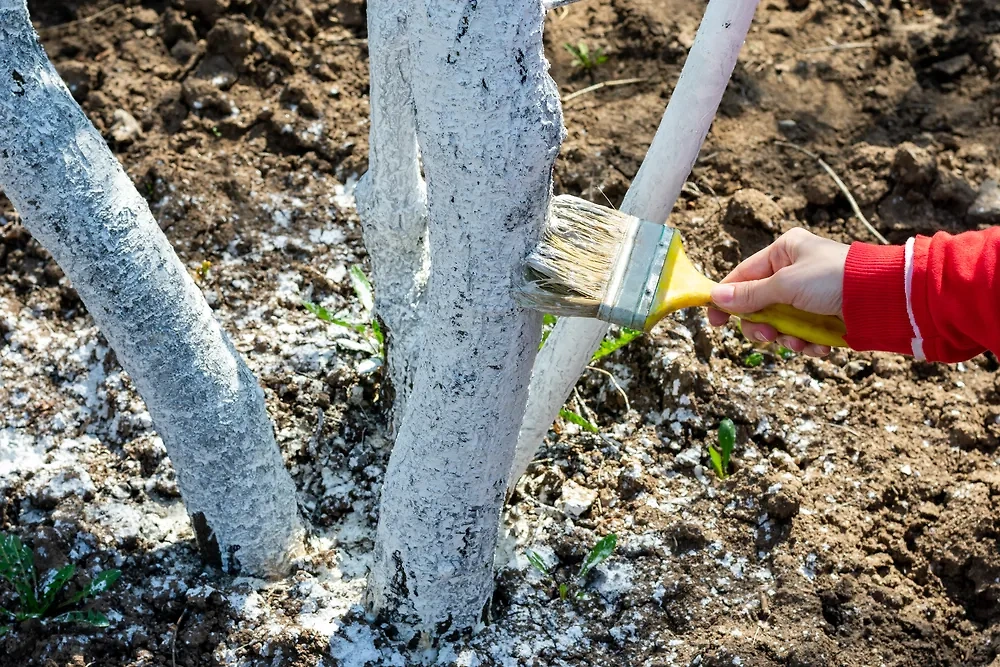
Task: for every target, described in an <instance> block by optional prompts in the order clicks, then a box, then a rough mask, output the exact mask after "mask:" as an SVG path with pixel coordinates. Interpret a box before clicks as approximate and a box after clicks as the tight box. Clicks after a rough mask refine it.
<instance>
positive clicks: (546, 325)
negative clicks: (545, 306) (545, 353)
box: [538, 313, 556, 350]
mask: <svg viewBox="0 0 1000 667" xmlns="http://www.w3.org/2000/svg"><path fill="white" fill-rule="evenodd" d="M555 325H556V316H555V315H549V314H548V313H546V314H544V315H542V342H540V343H539V344H538V349H539V350H540V349H542V348H543V347H545V341H547V340H548V339H549V334H550V333H552V329H553V327H555Z"/></svg>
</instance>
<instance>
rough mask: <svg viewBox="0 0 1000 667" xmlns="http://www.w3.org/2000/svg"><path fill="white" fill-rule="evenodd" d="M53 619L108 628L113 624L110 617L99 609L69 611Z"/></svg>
mask: <svg viewBox="0 0 1000 667" xmlns="http://www.w3.org/2000/svg"><path fill="white" fill-rule="evenodd" d="M52 620H53V621H55V622H56V623H80V624H81V625H89V626H91V627H94V628H106V627H108V626H109V625H111V621H109V620H108V617H107V616H105V615H104V614H102V613H101V612H99V611H67V612H66V613H65V614H59V615H58V616H56V617H55V618H53V619H52Z"/></svg>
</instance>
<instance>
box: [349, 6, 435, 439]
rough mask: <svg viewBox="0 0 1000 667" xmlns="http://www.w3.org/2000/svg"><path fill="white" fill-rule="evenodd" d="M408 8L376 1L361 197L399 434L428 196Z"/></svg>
mask: <svg viewBox="0 0 1000 667" xmlns="http://www.w3.org/2000/svg"><path fill="white" fill-rule="evenodd" d="M408 6H409V3H408V2H398V1H397V0H370V1H369V3H368V49H369V52H370V53H371V54H372V57H371V85H370V90H371V93H370V95H369V99H370V105H371V132H370V137H369V148H368V172H367V173H366V174H365V176H364V177H363V178H362V179H361V182H359V183H358V187H357V189H356V190H355V197H356V199H357V203H358V213H359V215H360V216H361V222H362V225H363V227H364V235H365V247H366V248H367V250H368V255H369V257H370V258H371V262H372V270H373V278H374V282H375V285H376V290H375V301H376V313H377V314H378V317H379V319H381V320H382V323H383V324H384V325H385V329H386V332H387V334H388V349H389V352H390V353H389V355H388V356H389V358H388V359H387V362H388V364H389V374H390V379H391V381H392V386H393V389H394V391H395V396H394V397H393V417H392V421H393V424H394V428H393V431H396V430H398V427H399V420H400V419H401V417H402V413H403V406H404V405H405V404H406V399H407V397H408V395H409V393H410V388H411V385H412V381H413V369H414V367H415V365H416V359H417V355H418V353H419V352H420V336H419V330H420V329H419V327H420V318H419V314H420V312H419V304H420V300H421V298H422V296H423V289H424V286H425V283H426V281H427V271H426V270H427V264H428V261H429V258H428V256H427V245H426V240H427V239H426V235H427V190H426V187H425V185H424V181H423V178H421V176H420V156H419V153H418V150H417V128H416V108H415V107H414V105H413V92H412V89H411V82H410V73H409V68H410V67H411V62H410V44H409V36H408V34H407V29H406V27H407V14H408Z"/></svg>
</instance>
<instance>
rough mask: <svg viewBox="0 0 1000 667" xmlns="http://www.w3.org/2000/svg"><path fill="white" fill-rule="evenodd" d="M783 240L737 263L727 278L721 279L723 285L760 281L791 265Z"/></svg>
mask: <svg viewBox="0 0 1000 667" xmlns="http://www.w3.org/2000/svg"><path fill="white" fill-rule="evenodd" d="M782 241H783V239H779V240H778V241H776V242H774V243H772V244H771V245H769V246H767V247H766V248H764V249H763V250H758V251H757V252H755V253H754V254H752V255H750V257H748V258H747V259H745V260H743V261H742V262H740V263H739V265H738V266H737V267H736V268H735V269H733V270H732V271H731V272H730V273H729V275H728V276H726V277H725V278H723V279H722V282H724V283H740V282H745V281H747V280H760V279H762V278H767V277H768V276H771V275H774V274H775V273H776V272H777V271H778V270H779V269H782V268H784V267H786V266H788V265H789V264H791V263H792V261H791V258H790V257H789V256H788V252H786V250H785V247H784V244H783V243H782Z"/></svg>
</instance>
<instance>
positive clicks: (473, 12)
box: [368, 0, 563, 632]
mask: <svg viewBox="0 0 1000 667" xmlns="http://www.w3.org/2000/svg"><path fill="white" fill-rule="evenodd" d="M373 4H375V5H376V6H380V7H381V8H380V9H379V10H378V11H376V10H375V9H373V8H371V7H370V17H369V21H370V30H372V29H374V34H375V35H379V36H382V35H384V34H385V33H384V32H382V31H383V30H384V29H385V28H386V26H384V25H380V24H381V23H382V17H381V16H379V15H377V14H378V13H380V12H389V11H394V12H398V14H397V15H398V16H401V17H402V20H403V22H404V25H405V33H406V36H407V43H408V47H407V48H408V51H406V52H405V53H406V59H405V62H404V61H403V60H402V59H400V58H399V54H400V53H404V51H403V50H402V49H400V50H395V51H394V50H393V49H391V48H389V49H388V50H387V52H382V51H380V50H379V49H378V48H377V47H376V45H374V44H373V45H372V48H371V59H372V68H373V81H374V82H376V83H378V82H381V84H382V85H383V86H385V85H395V86H401V85H403V82H405V81H406V80H409V81H410V82H411V89H412V91H413V92H412V100H413V108H414V109H415V111H416V115H415V118H416V135H417V141H418V145H419V149H420V155H421V158H422V160H423V167H424V175H425V178H426V185H427V198H428V204H429V206H428V229H427V234H428V239H429V252H430V270H429V274H428V281H427V285H426V288H425V291H424V296H423V300H422V303H421V306H420V311H421V322H420V327H419V333H418V335H419V337H420V352H419V355H418V356H417V358H416V364H415V366H414V369H413V376H412V380H413V387H412V390H411V393H410V398H409V400H407V401H406V403H405V405H404V406H403V413H402V418H401V422H400V428H399V433H398V436H397V438H396V442H395V445H394V449H393V452H392V456H391V458H390V461H389V466H388V470H387V472H386V477H385V481H384V483H383V487H382V504H381V512H380V516H379V526H378V532H377V540H376V546H375V563H374V567H373V571H372V573H371V576H370V581H369V591H368V600H369V603H370V605H371V606H372V608H373V610H374V611H375V612H382V613H384V614H385V615H386V616H388V617H390V618H392V619H393V620H396V621H403V622H404V623H406V624H408V625H413V626H414V627H415V628H416V629H417V630H421V631H429V632H433V631H436V632H443V631H445V630H448V629H450V630H461V629H466V628H469V627H473V626H474V625H476V624H477V623H478V622H479V621H480V619H481V615H482V612H483V609H484V607H485V605H486V604H487V603H488V601H489V598H490V595H491V594H492V591H493V555H494V550H495V547H496V542H497V535H498V527H499V517H500V509H501V506H502V504H503V500H504V492H505V490H506V483H507V475H508V473H509V472H510V466H511V462H512V460H513V454H514V446H515V443H516V440H517V430H518V425H519V424H520V420H521V417H522V415H523V412H524V406H525V401H526V398H527V389H528V380H529V376H530V369H531V365H532V362H533V361H534V357H535V352H536V350H537V347H538V341H539V334H540V317H541V316H540V315H539V314H537V313H531V312H527V311H524V310H521V309H520V308H519V307H518V306H517V304H516V303H515V301H514V299H513V297H512V295H513V293H514V286H515V284H517V283H518V282H519V280H520V272H521V266H522V263H523V260H524V258H525V257H526V255H527V253H528V252H529V250H530V249H531V248H532V247H533V245H534V243H535V242H536V241H537V240H538V238H539V236H540V233H541V229H542V226H543V224H544V221H545V216H546V213H547V210H548V202H549V198H550V194H551V171H552V165H553V163H554V161H555V157H556V153H557V151H558V147H559V145H560V143H561V140H562V135H563V128H562V113H561V109H560V106H559V95H558V91H557V89H556V86H555V84H554V83H553V82H552V80H551V79H550V78H549V77H548V74H547V69H548V64H547V62H546V61H545V57H544V54H543V48H542V24H543V10H542V5H541V3H540V2H539V1H538V0H491V1H489V2H485V1H483V0H468V1H466V2H455V1H454V0H408V1H405V2H400V1H399V0H397V1H396V2H394V3H391V5H390V4H388V3H387V4H381V3H373ZM398 20H399V19H392V21H398ZM395 25H397V24H394V25H393V27H395ZM379 38H381V37H379ZM387 67H399V68H400V69H402V70H403V71H402V73H401V75H400V76H398V77H396V75H395V73H393V74H392V76H380V74H381V75H385V74H386V69H385V68H387ZM393 81H395V83H393ZM406 100H407V96H406V94H405V93H403V92H402V91H401V90H399V89H397V90H396V91H395V93H393V94H389V93H388V92H387V91H384V90H383V91H381V92H378V93H377V94H376V93H375V92H374V91H373V99H372V106H373V109H372V112H373V121H375V122H376V123H377V124H378V127H376V126H375V125H374V124H373V128H372V132H373V135H374V134H378V133H381V132H385V131H387V128H386V127H385V123H386V122H389V120H388V119H389V118H391V116H389V115H387V112H388V110H387V109H385V108H382V109H379V110H376V109H375V107H376V105H378V106H384V105H386V104H392V103H394V101H403V102H405V101H406ZM395 111H396V112H397V113H402V114H403V115H404V116H405V112H401V111H400V110H399V109H396V110H395ZM380 112H381V113H380ZM378 118H381V119H382V120H376V119H378ZM408 134H409V130H406V132H405V135H407V136H400V137H397V139H396V142H397V144H396V145H405V146H410V140H409V137H408ZM381 158H385V153H384V152H383V153H382V156H381ZM412 166H413V162H412V154H409V155H406V156H404V158H402V159H400V160H398V161H393V162H390V161H387V160H384V159H380V156H376V162H375V163H373V165H372V168H373V169H401V170H405V171H406V172H407V173H408V174H410V175H409V176H406V181H407V183H410V182H412V172H411V171H410V170H411V169H412ZM381 177H382V176H380V175H379V174H372V175H371V176H370V177H369V179H370V183H372V184H377V183H378V182H379V180H380V178H381ZM387 178H391V176H390V177H387ZM390 182H391V181H390ZM405 187H410V186H409V185H407V186H405ZM373 189H374V188H373ZM377 206H378V202H375V203H373V204H372V206H371V209H370V210H372V211H376V210H377ZM388 208H389V209H390V211H391V209H392V208H393V207H392V206H391V205H389V206H388ZM378 224H381V221H377V220H376V221H370V222H369V226H377V225H378ZM389 224H392V223H391V221H390V223H389ZM379 289H383V290H385V287H384V286H383V285H378V284H376V290H379ZM403 296H404V295H402V294H383V298H385V299H397V298H402V297H403Z"/></svg>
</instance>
